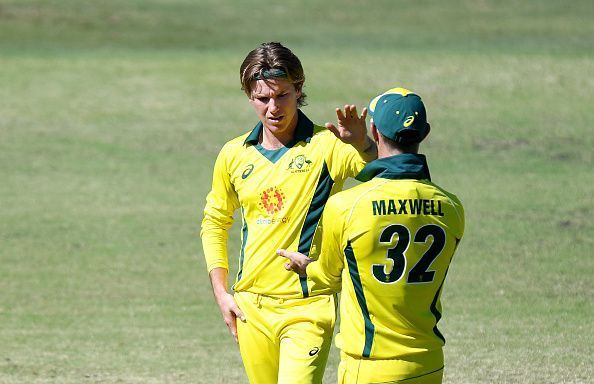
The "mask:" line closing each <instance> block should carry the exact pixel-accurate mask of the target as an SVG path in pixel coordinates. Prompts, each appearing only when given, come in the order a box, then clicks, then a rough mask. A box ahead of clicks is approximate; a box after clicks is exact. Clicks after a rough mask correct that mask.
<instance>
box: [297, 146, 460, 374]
mask: <svg viewBox="0 0 594 384" xmlns="http://www.w3.org/2000/svg"><path fill="white" fill-rule="evenodd" d="M357 179H359V180H361V181H366V182H365V183H363V184H360V185H358V186H356V187H354V188H352V189H349V190H347V191H343V192H341V193H338V194H336V195H335V196H332V197H331V198H330V199H329V200H328V203H327V204H326V208H325V210H324V215H323V218H322V223H321V225H320V226H319V228H318V231H317V232H316V239H315V241H314V243H315V244H317V243H318V242H319V241H321V247H320V248H319V249H318V250H319V251H320V254H319V259H318V261H317V262H314V263H311V264H310V265H309V266H308V268H307V275H308V280H309V283H310V285H311V290H312V292H314V293H315V292H316V291H317V290H318V289H319V290H322V291H325V290H326V289H328V288H329V287H330V288H331V289H332V290H333V291H338V290H340V289H342V293H341V301H340V316H341V324H340V332H339V335H338V336H337V340H336V344H337V346H338V347H339V348H340V349H341V352H342V357H341V365H340V368H339V383H349V384H350V383H380V382H381V383H385V382H400V381H401V380H406V381H403V382H405V383H422V382H428V383H439V382H441V377H442V372H443V366H444V362H443V352H442V346H443V345H444V344H445V339H444V337H443V335H442V334H441V333H440V331H439V329H438V328H437V322H438V321H439V319H440V318H441V303H440V296H441V292H442V287H443V283H444V279H445V277H446V274H447V271H448V267H449V265H450V261H451V259H452V257H453V255H454V252H455V250H456V247H457V245H458V242H459V241H460V239H461V238H462V235H463V233H464V209H463V207H462V204H461V203H460V201H459V200H458V198H457V197H456V196H454V195H453V194H451V193H448V192H446V191H445V190H443V189H442V188H440V187H438V186H437V185H435V184H433V183H432V182H431V181H430V175H429V169H428V167H427V163H426V160H425V156H423V155H420V154H419V155H418V154H401V155H396V156H392V157H388V158H382V159H379V160H375V161H373V162H371V163H369V164H368V165H367V166H366V167H365V168H364V169H363V171H362V172H361V173H360V174H359V175H358V176H357ZM312 256H317V255H312Z"/></svg>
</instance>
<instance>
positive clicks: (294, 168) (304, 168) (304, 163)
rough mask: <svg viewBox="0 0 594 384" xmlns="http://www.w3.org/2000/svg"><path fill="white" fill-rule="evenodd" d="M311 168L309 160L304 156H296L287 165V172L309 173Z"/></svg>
mask: <svg viewBox="0 0 594 384" xmlns="http://www.w3.org/2000/svg"><path fill="white" fill-rule="evenodd" d="M310 168H311V160H308V159H307V158H306V157H305V155H298V156H295V157H294V158H293V160H291V162H290V163H289V167H288V168H287V170H290V171H291V173H301V172H309V169H310Z"/></svg>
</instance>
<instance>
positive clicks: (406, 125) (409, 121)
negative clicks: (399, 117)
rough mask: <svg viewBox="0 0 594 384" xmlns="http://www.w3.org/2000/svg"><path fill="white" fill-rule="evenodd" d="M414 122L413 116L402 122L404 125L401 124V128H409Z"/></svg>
mask: <svg viewBox="0 0 594 384" xmlns="http://www.w3.org/2000/svg"><path fill="white" fill-rule="evenodd" d="M414 121H415V117H414V116H409V117H407V118H406V120H404V124H402V126H403V127H407V128H408V127H410V126H411V125H412V123H413V122H414Z"/></svg>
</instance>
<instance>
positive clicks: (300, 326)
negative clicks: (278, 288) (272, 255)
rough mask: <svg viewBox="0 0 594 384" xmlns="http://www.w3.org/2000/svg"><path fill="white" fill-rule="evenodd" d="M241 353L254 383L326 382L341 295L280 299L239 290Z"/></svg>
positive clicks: (238, 323) (237, 295) (238, 332)
mask: <svg viewBox="0 0 594 384" xmlns="http://www.w3.org/2000/svg"><path fill="white" fill-rule="evenodd" d="M235 301H236V302H237V305H238V306H239V308H240V309H241V310H242V311H243V313H244V315H245V317H246V322H245V323H244V322H242V321H240V320H237V337H238V339H239V351H240V353H241V358H242V360H243V365H244V367H245V370H246V373H247V376H248V379H249V381H250V383H252V384H277V383H278V384H310V383H311V384H313V383H321V382H322V378H323V376H324V368H325V367H326V362H327V360H328V352H329V351H330V345H331V342H332V334H333V330H334V323H335V321H336V304H335V298H334V297H333V296H331V295H320V296H313V297H308V298H300V299H279V298H273V297H269V296H264V295H260V294H254V293H250V292H236V293H235Z"/></svg>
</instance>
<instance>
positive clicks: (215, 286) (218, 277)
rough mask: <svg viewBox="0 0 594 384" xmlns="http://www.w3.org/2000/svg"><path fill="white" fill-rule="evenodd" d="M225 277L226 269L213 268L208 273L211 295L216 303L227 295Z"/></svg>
mask: <svg viewBox="0 0 594 384" xmlns="http://www.w3.org/2000/svg"><path fill="white" fill-rule="evenodd" d="M227 275H228V271H227V269H226V268H214V269H213V270H212V271H210V273H209V277H210V284H211V286H212V293H213V294H214V297H215V299H216V300H217V303H219V301H220V299H221V298H222V297H224V296H225V295H227V294H228V293H229V292H227Z"/></svg>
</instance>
